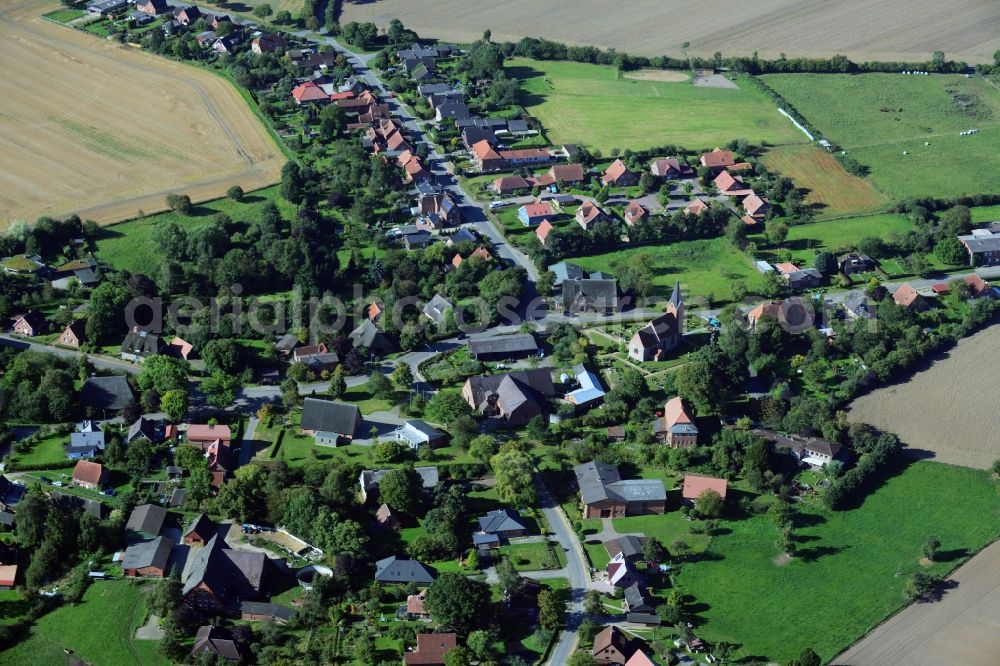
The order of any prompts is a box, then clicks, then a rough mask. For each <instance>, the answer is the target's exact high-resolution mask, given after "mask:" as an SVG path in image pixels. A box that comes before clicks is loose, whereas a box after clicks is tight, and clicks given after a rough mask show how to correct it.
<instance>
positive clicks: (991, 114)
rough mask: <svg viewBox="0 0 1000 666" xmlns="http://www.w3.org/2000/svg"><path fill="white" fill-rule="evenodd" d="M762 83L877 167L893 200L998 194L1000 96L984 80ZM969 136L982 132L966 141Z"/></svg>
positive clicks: (814, 77) (874, 174)
mask: <svg viewBox="0 0 1000 666" xmlns="http://www.w3.org/2000/svg"><path fill="white" fill-rule="evenodd" d="M762 79H763V80H764V82H765V83H767V84H768V85H769V86H771V88H773V89H774V90H776V91H777V92H778V93H779V94H780V95H781V96H782V97H784V98H785V99H786V100H787V101H788V102H789V104H791V105H792V106H794V107H795V108H796V109H797V110H798V112H799V113H801V114H802V115H803V116H804V117H805V118H806V119H807V120H808V121H809V122H810V123H811V124H812V125H813V126H814V127H815V128H816V129H817V130H818V131H819V132H821V133H823V135H824V136H825V138H827V139H829V140H830V141H832V142H834V143H835V144H837V145H839V146H840V147H841V148H842V149H844V150H846V151H847V155H848V156H849V157H851V158H853V159H855V160H857V161H858V162H860V163H861V164H864V165H866V166H868V167H870V168H871V179H872V182H873V183H874V184H875V185H876V186H877V187H879V189H881V190H882V191H883V192H885V193H886V194H888V195H890V196H892V197H896V198H903V197H924V196H931V197H954V196H960V195H967V194H977V193H984V192H995V191H996V185H995V183H994V180H995V179H994V178H993V174H995V173H996V172H997V170H998V169H1000V91H998V90H996V89H995V88H993V87H991V86H990V84H989V83H988V82H987V81H985V80H984V79H982V78H978V77H973V78H969V79H967V78H965V77H964V76H962V75H958V74H946V75H933V76H914V75H904V74H858V75H851V74H773V75H767V76H764V77H762ZM968 129H978V130H980V132H979V133H978V134H974V135H971V136H959V132H962V131H964V130H968ZM926 144H929V145H926ZM904 151H905V152H906V153H907V154H905V155H904V154H903V153H904Z"/></svg>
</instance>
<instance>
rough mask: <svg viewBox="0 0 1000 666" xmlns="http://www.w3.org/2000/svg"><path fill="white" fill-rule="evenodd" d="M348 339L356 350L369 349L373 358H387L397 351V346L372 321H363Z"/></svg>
mask: <svg viewBox="0 0 1000 666" xmlns="http://www.w3.org/2000/svg"><path fill="white" fill-rule="evenodd" d="M347 338H348V339H349V340H350V341H351V345H353V346H354V348H355V349H360V348H364V349H367V350H368V353H369V354H371V355H372V356H385V355H386V354H391V353H392V352H393V351H394V350H395V345H393V344H392V342H391V341H390V340H389V338H388V337H386V335H385V333H383V332H382V331H381V329H379V327H378V326H376V325H375V323H374V322H373V321H372V320H371V319H365V320H364V321H362V322H361V324H359V325H358V327H357V328H355V329H354V330H353V331H351V332H350V333H349V334H348V336H347Z"/></svg>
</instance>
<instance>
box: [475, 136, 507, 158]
mask: <svg viewBox="0 0 1000 666" xmlns="http://www.w3.org/2000/svg"><path fill="white" fill-rule="evenodd" d="M472 154H473V155H475V156H476V159H478V160H479V161H483V160H499V159H502V158H501V157H500V153H498V152H497V151H495V150H493V146H491V145H490V142H489V141H487V140H486V139H483V140H482V141H479V142H478V143H474V144H472Z"/></svg>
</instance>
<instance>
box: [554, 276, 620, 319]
mask: <svg viewBox="0 0 1000 666" xmlns="http://www.w3.org/2000/svg"><path fill="white" fill-rule="evenodd" d="M559 296H560V299H561V301H562V310H563V312H564V313H571V312H598V313H601V314H606V315H607V314H611V313H612V312H617V311H618V280H616V279H615V278H613V277H610V276H606V275H604V274H600V273H591V275H590V277H588V278H580V279H577V280H564V281H563V283H562V286H561V292H560V295H559Z"/></svg>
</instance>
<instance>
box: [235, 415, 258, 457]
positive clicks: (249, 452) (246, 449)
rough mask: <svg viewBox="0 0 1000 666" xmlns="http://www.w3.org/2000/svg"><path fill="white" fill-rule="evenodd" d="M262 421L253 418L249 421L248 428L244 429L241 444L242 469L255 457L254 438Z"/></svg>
mask: <svg viewBox="0 0 1000 666" xmlns="http://www.w3.org/2000/svg"><path fill="white" fill-rule="evenodd" d="M259 424H260V420H259V419H258V418H257V417H256V416H251V417H250V419H249V420H248V421H247V427H246V428H244V429H243V441H242V442H240V463H239V466H240V467H242V466H243V465H246V464H248V463H249V462H250V459H251V458H253V455H254V450H253V448H254V446H253V442H254V440H253V437H254V435H255V434H256V433H257V426H258V425H259Z"/></svg>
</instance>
